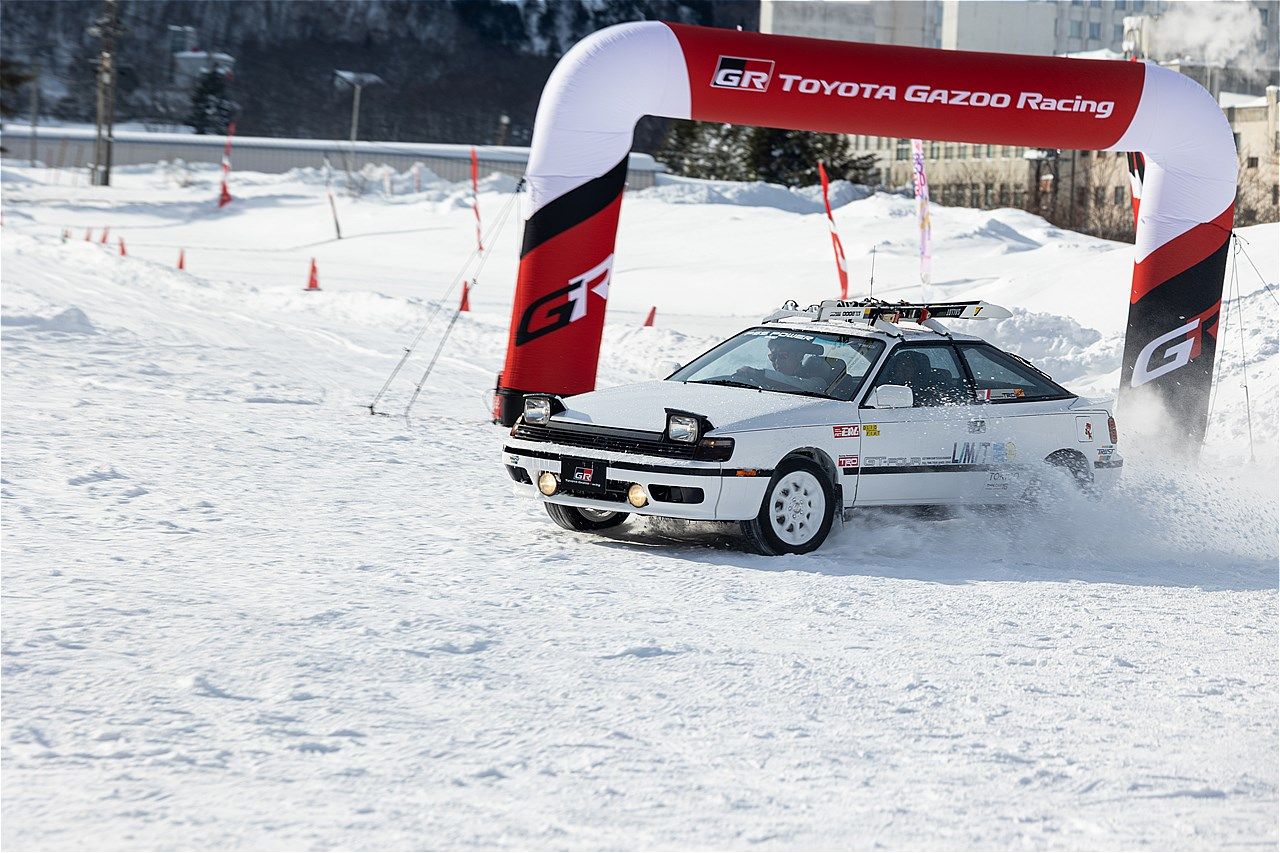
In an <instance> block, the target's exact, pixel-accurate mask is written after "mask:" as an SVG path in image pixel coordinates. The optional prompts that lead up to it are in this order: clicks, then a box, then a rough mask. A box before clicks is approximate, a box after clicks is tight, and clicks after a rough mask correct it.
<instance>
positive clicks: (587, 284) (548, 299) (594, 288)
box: [516, 255, 613, 347]
mask: <svg viewBox="0 0 1280 853" xmlns="http://www.w3.org/2000/svg"><path fill="white" fill-rule="evenodd" d="M612 278H613V255H610V256H609V257H607V258H605V259H604V260H603V261H601V262H600V263H598V264H596V265H595V266H594V267H592V268H591V269H589V270H587V271H586V272H584V273H582V274H581V275H576V276H574V277H573V278H571V279H569V283H568V284H566V285H565V286H564V287H561V288H557V289H556V290H553V291H551V292H550V293H548V294H547V295H546V296H543V297H542V298H540V299H537V300H535V301H533V302H531V303H529V307H528V308H526V309H525V312H524V314H523V315H521V317H520V325H519V326H517V327H516V346H518V347H520V346H524V345H525V344H527V343H529V342H530V341H535V340H537V339H538V338H540V337H542V336H543V335H549V334H551V333H552V332H554V331H557V330H559V329H563V328H564V327H565V326H567V325H569V324H570V323H572V322H574V321H575V320H581V319H582V318H583V317H585V316H587V294H588V292H590V293H594V294H596V295H597V296H599V297H600V298H601V299H606V300H607V299H608V298H609V281H610V280H611V279H612ZM561 300H564V301H561Z"/></svg>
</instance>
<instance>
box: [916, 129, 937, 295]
mask: <svg viewBox="0 0 1280 853" xmlns="http://www.w3.org/2000/svg"><path fill="white" fill-rule="evenodd" d="M911 170H912V176H913V180H912V183H913V184H914V185H915V190H916V209H917V211H918V213H919V219H920V285H921V288H922V290H923V291H924V293H923V297H924V298H925V299H928V298H929V276H930V274H931V270H930V266H931V265H932V260H933V259H932V257H931V256H930V255H929V237H930V232H931V231H932V227H931V226H930V224H929V179H928V177H927V176H926V175H925V173H924V140H923V139H913V140H911Z"/></svg>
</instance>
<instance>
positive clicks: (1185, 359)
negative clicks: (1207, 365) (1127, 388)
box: [1133, 305, 1218, 388]
mask: <svg viewBox="0 0 1280 853" xmlns="http://www.w3.org/2000/svg"><path fill="white" fill-rule="evenodd" d="M1210 319H1212V320H1213V322H1212V323H1210V322H1208V321H1209V320H1210ZM1205 335H1208V336H1209V337H1212V338H1217V336H1218V306H1216V305H1215V306H1214V307H1213V308H1211V309H1209V310H1208V311H1206V312H1205V313H1203V314H1201V315H1200V316H1198V317H1192V318H1191V319H1190V320H1188V321H1187V322H1186V323H1184V324H1183V325H1181V326H1179V327H1178V328H1176V329H1174V330H1173V331H1171V332H1165V333H1164V334H1163V335H1161V336H1160V337H1158V338H1156V339H1155V340H1153V341H1152V342H1151V343H1149V344H1147V345H1146V346H1145V347H1143V348H1142V352H1140V353H1138V361H1137V363H1135V364H1134V366H1133V387H1134V388H1137V387H1138V386H1139V385H1146V384H1147V383H1148V382H1151V381H1152V380H1154V379H1159V378H1160V377H1161V376H1164V375H1165V374H1166V373H1172V372H1173V371H1175V370H1177V369H1178V368H1180V367H1186V366H1187V364H1188V363H1190V361H1191V359H1193V358H1195V357H1196V356H1198V355H1200V349H1201V346H1202V344H1203V343H1204V336H1205Z"/></svg>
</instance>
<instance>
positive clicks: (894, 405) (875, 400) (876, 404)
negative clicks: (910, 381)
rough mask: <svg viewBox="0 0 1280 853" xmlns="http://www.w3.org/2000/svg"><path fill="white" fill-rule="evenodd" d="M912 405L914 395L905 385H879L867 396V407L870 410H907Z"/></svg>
mask: <svg viewBox="0 0 1280 853" xmlns="http://www.w3.org/2000/svg"><path fill="white" fill-rule="evenodd" d="M914 404H915V395H914V394H912V393H911V389H910V388H908V387H907V386H906V385H881V386H879V387H878V388H873V389H871V394H870V395H868V396H867V406H868V407H870V408H872V409H909V408H911V407H912V406H913V405H914Z"/></svg>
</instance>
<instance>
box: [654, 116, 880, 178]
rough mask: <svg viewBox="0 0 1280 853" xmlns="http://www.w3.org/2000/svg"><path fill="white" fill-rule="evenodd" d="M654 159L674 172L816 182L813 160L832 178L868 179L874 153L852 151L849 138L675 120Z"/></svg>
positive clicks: (690, 175) (700, 175)
mask: <svg viewBox="0 0 1280 853" xmlns="http://www.w3.org/2000/svg"><path fill="white" fill-rule="evenodd" d="M658 159H659V160H661V161H662V162H663V163H665V164H667V166H668V167H669V168H670V169H671V171H673V172H675V173H676V174H678V175H686V176H688V177H691V178H708V179H711V180H723V181H768V182H770V183H775V184H784V185H786V186H810V185H812V184H816V183H818V161H819V160H821V161H822V162H823V163H825V164H826V167H827V174H828V175H829V176H830V177H831V179H832V180H840V179H844V180H847V181H850V182H852V183H869V182H870V181H871V179H872V175H871V169H872V166H873V164H874V162H875V157H874V156H873V155H869V154H868V155H862V156H859V155H857V154H855V153H854V151H853V147H852V145H851V144H850V142H849V137H847V136H845V135H843V134H839V133H813V132H810V131H804V130H782V129H779V128H772V127H742V126H738V125H730V124H711V123H706V122H691V121H677V122H674V123H673V124H672V127H671V130H670V131H669V132H668V134H667V138H666V142H665V143H664V144H663V146H662V149H661V151H660V152H659V153H658Z"/></svg>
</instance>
